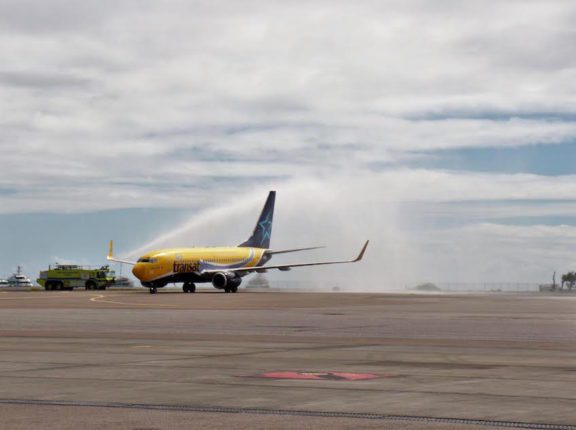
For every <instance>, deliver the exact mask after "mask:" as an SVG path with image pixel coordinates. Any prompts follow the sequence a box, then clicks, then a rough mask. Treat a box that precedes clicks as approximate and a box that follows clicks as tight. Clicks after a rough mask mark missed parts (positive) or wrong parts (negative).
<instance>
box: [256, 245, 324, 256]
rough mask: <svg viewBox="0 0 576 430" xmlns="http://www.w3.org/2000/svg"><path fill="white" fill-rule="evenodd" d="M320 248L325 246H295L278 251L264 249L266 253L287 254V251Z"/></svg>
mask: <svg viewBox="0 0 576 430" xmlns="http://www.w3.org/2000/svg"><path fill="white" fill-rule="evenodd" d="M320 248H326V247H325V246H312V247H309V248H295V249H281V250H279V251H274V250H272V249H267V250H266V254H268V255H275V254H287V253H289V252H299V251H309V250H311V249H320Z"/></svg>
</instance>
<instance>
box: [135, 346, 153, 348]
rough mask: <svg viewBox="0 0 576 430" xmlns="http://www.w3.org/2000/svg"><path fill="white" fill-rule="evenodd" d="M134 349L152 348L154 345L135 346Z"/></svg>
mask: <svg viewBox="0 0 576 430" xmlns="http://www.w3.org/2000/svg"><path fill="white" fill-rule="evenodd" d="M132 348H152V345H136V346H133V347H132Z"/></svg>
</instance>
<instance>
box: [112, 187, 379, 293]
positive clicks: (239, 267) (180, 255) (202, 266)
mask: <svg viewBox="0 0 576 430" xmlns="http://www.w3.org/2000/svg"><path fill="white" fill-rule="evenodd" d="M275 200H276V191H270V193H269V194H268V198H267V199H266V203H265V204H264V207H263V208H262V212H261V213H260V217H259V218H258V222H257V223H256V226H255V227H254V230H253V232H252V236H250V238H249V239H248V240H246V241H244V242H242V243H241V244H240V245H238V246H236V247H218V248H166V249H159V250H155V251H150V252H148V253H146V254H145V255H143V256H141V257H140V258H139V259H138V261H128V260H123V259H119V258H115V257H114V255H113V247H114V242H113V241H112V240H111V241H110V244H109V249H108V256H107V260H109V261H115V262H117V263H123V264H131V265H133V266H134V267H133V269H132V273H133V274H134V276H136V277H137V278H138V279H139V280H140V282H141V284H142V286H143V287H145V288H148V289H149V290H150V294H156V293H157V292H158V288H162V287H164V286H166V285H167V284H170V283H177V282H178V283H179V282H182V283H183V287H182V289H183V291H184V292H185V293H194V292H196V285H195V283H202V282H211V283H212V285H213V286H214V287H215V288H217V289H220V290H223V291H224V292H226V293H236V292H237V291H238V287H239V286H240V284H241V282H242V278H243V277H244V276H246V275H248V274H250V273H253V272H257V273H265V272H267V271H268V270H272V269H277V270H281V271H288V270H290V269H292V268H293V267H305V266H321V265H327V264H345V263H355V262H357V261H360V260H362V258H363V257H364V253H365V252H366V248H367V247H368V243H369V242H370V241H368V240H367V241H366V243H364V246H363V247H362V249H361V251H360V253H359V254H358V256H357V257H356V258H354V259H352V260H343V261H322V262H313V263H297V264H279V265H269V266H266V265H265V264H266V263H267V262H268V261H269V260H270V259H271V258H272V256H273V255H276V254H285V253H289V252H298V251H306V250H311V249H319V248H322V247H308V248H296V249H284V250H278V251H275V250H272V249H270V238H271V235H272V219H273V217H274V202H275Z"/></svg>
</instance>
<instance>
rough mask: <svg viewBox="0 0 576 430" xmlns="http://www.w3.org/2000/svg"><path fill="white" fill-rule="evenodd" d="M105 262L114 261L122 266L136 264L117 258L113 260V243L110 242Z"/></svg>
mask: <svg viewBox="0 0 576 430" xmlns="http://www.w3.org/2000/svg"><path fill="white" fill-rule="evenodd" d="M106 260H108V261H115V262H117V263H123V264H131V265H132V266H133V265H135V264H136V262H135V261H128V260H121V259H119V258H114V241H113V240H111V241H110V243H109V244H108V255H107V256H106Z"/></svg>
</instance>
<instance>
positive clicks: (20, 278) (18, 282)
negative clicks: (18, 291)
mask: <svg viewBox="0 0 576 430" xmlns="http://www.w3.org/2000/svg"><path fill="white" fill-rule="evenodd" d="M8 286H9V287H32V282H31V281H30V279H29V278H27V277H26V276H25V275H23V274H22V267H20V266H18V270H17V271H16V273H14V274H13V275H12V276H10V277H9V278H8Z"/></svg>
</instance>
